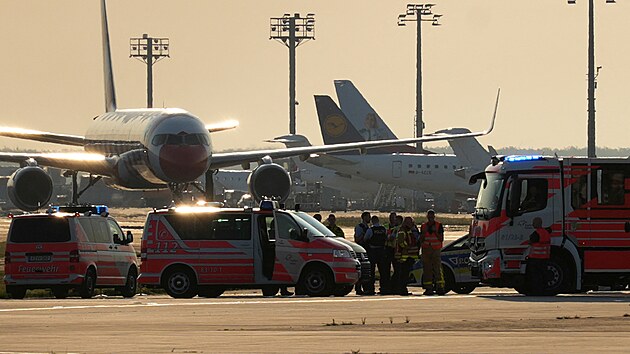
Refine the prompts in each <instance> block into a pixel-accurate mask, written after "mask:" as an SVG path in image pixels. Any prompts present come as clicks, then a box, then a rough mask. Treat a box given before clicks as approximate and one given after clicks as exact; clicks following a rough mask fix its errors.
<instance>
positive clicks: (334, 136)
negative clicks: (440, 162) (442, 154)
mask: <svg viewBox="0 0 630 354" xmlns="http://www.w3.org/2000/svg"><path fill="white" fill-rule="evenodd" d="M315 108H316V109H317V116H318V117H319V128H320V129H321V132H322V138H323V139H324V144H325V145H330V144H344V143H354V142H360V141H374V140H383V138H382V136H380V135H379V131H378V130H377V129H364V130H361V131H360V132H359V131H358V130H357V129H356V127H355V126H354V125H352V124H351V123H350V121H349V120H348V118H347V117H346V115H345V114H344V112H342V111H341V109H340V108H339V106H337V104H336V103H335V101H333V100H332V98H330V96H318V95H315ZM396 139H397V138H396ZM415 152H416V149H415V147H413V146H409V145H399V146H383V147H380V148H375V149H370V150H368V151H367V153H368V154H392V153H415ZM424 152H425V153H426V150H425V151H424ZM344 154H352V153H344Z"/></svg>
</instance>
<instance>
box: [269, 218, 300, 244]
mask: <svg viewBox="0 0 630 354" xmlns="http://www.w3.org/2000/svg"><path fill="white" fill-rule="evenodd" d="M275 221H276V225H277V226H276V227H277V229H278V237H279V238H281V239H284V240H288V239H291V240H297V239H299V237H300V233H301V231H300V227H299V226H298V224H297V223H296V222H295V221H294V220H293V219H292V218H291V217H290V216H288V215H285V214H280V213H278V214H276V220H275Z"/></svg>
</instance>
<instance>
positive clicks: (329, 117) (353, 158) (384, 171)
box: [303, 94, 499, 196]
mask: <svg viewBox="0 0 630 354" xmlns="http://www.w3.org/2000/svg"><path fill="white" fill-rule="evenodd" d="M498 98H499V97H498V94H497V102H496V104H495V110H494V115H493V120H494V116H496V110H497V107H498ZM315 105H316V108H317V114H318V116H319V120H320V127H321V130H322V136H323V137H324V142H325V143H328V142H330V140H329V137H333V138H335V139H336V140H332V141H335V142H338V143H341V142H342V141H343V142H347V141H361V140H363V138H364V137H363V136H362V135H361V134H360V133H359V132H358V131H357V130H356V129H355V128H354V126H353V125H352V124H350V122H349V121H348V119H347V118H346V116H345V114H344V112H342V111H341V109H340V108H339V107H338V106H337V105H336V104H335V102H334V101H333V100H332V99H331V98H330V97H329V96H315ZM331 121H332V122H334V123H335V124H334V125H331V124H329V123H330V122H331ZM340 127H343V128H340ZM447 131H455V132H462V131H466V132H469V130H467V129H462V128H459V129H458V130H454V129H451V130H445V131H443V132H442V134H445V133H444V132H447ZM445 135H447V134H445ZM303 139H306V138H303ZM465 140H468V141H467V142H466V143H465V144H463V145H461V146H462V147H463V148H468V149H470V154H469V155H468V156H467V158H465V159H464V160H465V161H466V162H467V163H470V162H471V161H476V160H479V165H478V166H477V165H475V166H474V171H477V169H483V168H482V167H481V166H482V165H481V164H483V166H484V167H485V164H486V163H487V161H489V155H488V153H487V152H486V151H485V150H484V149H483V148H482V147H481V146H480V145H479V143H478V142H476V140H474V139H465ZM475 144H476V145H479V148H480V150H481V151H483V154H480V156H475V157H473V156H472V154H475V153H480V152H481V151H480V150H479V149H476V148H474V145H475ZM308 162H309V163H312V164H315V165H318V166H321V167H326V168H330V169H333V170H335V171H337V172H340V173H343V174H347V175H349V176H353V177H354V176H358V177H362V178H365V179H369V180H372V181H378V182H379V183H385V184H392V185H396V186H400V187H404V188H410V189H413V190H422V191H427V192H432V193H455V194H461V195H465V196H471V195H475V192H476V191H475V189H474V188H472V187H471V186H470V185H469V184H468V179H467V176H470V175H471V173H470V172H469V173H466V172H467V168H469V167H470V166H466V165H464V164H463V163H462V161H461V160H460V159H459V158H458V157H457V156H455V155H446V154H407V153H393V154H387V153H381V154H367V155H350V154H345V153H344V154H343V155H339V154H328V155H323V156H319V157H316V158H310V159H309V160H308Z"/></svg>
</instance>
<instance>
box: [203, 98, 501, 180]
mask: <svg viewBox="0 0 630 354" xmlns="http://www.w3.org/2000/svg"><path fill="white" fill-rule="evenodd" d="M500 93H501V90H500V89H499V90H498V91H497V99H496V103H495V105H494V113H493V115H492V120H491V122H490V127H489V128H488V129H487V130H484V131H480V132H471V133H460V134H440V133H438V134H428V135H424V136H422V137H419V138H408V139H389V140H375V141H362V142H357V143H343V144H332V145H322V146H302V147H293V148H287V149H270V150H254V151H239V152H228V153H216V154H213V155H212V160H211V161H212V162H211V164H210V168H211V169H218V168H222V167H228V166H234V165H237V164H242V163H246V162H255V161H259V160H261V159H262V158H263V157H265V156H269V157H271V158H272V159H274V158H285V157H292V156H299V157H300V158H301V159H302V160H306V159H308V158H309V157H310V155H311V154H322V153H327V152H335V151H350V150H360V151H361V152H362V153H363V152H364V151H365V150H366V149H371V148H376V147H381V146H391V145H404V144H413V143H417V142H430V141H441V140H450V139H461V138H473V137H478V136H483V135H487V134H489V133H490V132H491V131H492V129H494V121H495V119H496V116H497V109H498V107H499V95H500Z"/></svg>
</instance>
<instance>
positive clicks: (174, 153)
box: [160, 145, 208, 183]
mask: <svg viewBox="0 0 630 354" xmlns="http://www.w3.org/2000/svg"><path fill="white" fill-rule="evenodd" d="M160 167H161V169H162V172H164V175H165V176H166V177H167V178H168V180H169V181H170V182H175V183H185V182H191V181H194V180H195V179H197V178H198V177H199V176H201V175H203V174H204V173H205V172H206V170H207V169H208V151H207V150H206V148H205V147H204V146H203V145H164V146H162V148H161V149H160Z"/></svg>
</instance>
